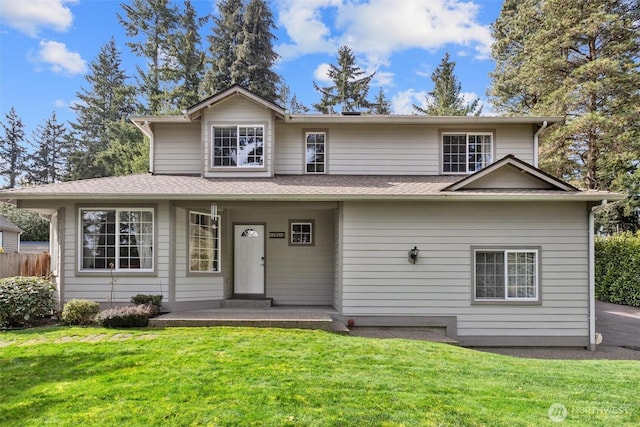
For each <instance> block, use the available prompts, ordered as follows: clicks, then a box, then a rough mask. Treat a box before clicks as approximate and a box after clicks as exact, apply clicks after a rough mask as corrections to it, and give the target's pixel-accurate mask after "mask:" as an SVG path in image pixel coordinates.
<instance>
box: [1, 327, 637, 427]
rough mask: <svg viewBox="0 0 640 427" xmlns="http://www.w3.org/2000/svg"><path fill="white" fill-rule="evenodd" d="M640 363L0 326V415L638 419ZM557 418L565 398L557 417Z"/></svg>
mask: <svg viewBox="0 0 640 427" xmlns="http://www.w3.org/2000/svg"><path fill="white" fill-rule="evenodd" d="M638 384H640V362H637V361H606V360H587V361H553V360H532V359H517V358H511V357H507V356H501V355H496V354H488V353H481V352H477V351H473V350H468V349H464V348H458V347H454V346H449V345H446V344H437V343H429V342H422V341H408V340H379V339H370V338H357V337H349V336H341V335H334V334H330V333H327V332H322V331H302V330H281V329H253V328H193V329H188V328H175V329H164V330H160V329H139V330H109V329H98V328H43V329H34V330H25V331H17V332H3V333H0V396H1V398H0V425H2V426H42V425H55V426H63V425H73V426H77V425H80V426H88V425H106V426H109V425H118V426H133V425H144V426H152V425H167V426H218V425H220V426H229V425H235V426H250V425H258V426H262V425H268V426H287V425H290V426H432V425H433V426H440V425H442V426H450V425H453V426H456V425H458V426H474V425H479V426H480V425H486V426H500V425H503V426H518V425H522V426H525V425H527V426H529V425H531V426H539V425H576V426H578V425H579V426H583V425H602V426H610V425H616V426H620V425H640V406H639V405H638ZM553 404H561V405H564V407H560V406H555V407H554V409H553V410H552V412H551V413H552V415H553V416H552V418H554V419H555V420H558V421H560V419H562V418H563V409H564V408H566V419H565V421H564V422H562V423H561V424H556V423H554V422H552V421H551V420H550V418H549V415H548V413H549V408H550V407H551V405H553Z"/></svg>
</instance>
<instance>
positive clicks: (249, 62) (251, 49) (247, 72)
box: [231, 0, 280, 102]
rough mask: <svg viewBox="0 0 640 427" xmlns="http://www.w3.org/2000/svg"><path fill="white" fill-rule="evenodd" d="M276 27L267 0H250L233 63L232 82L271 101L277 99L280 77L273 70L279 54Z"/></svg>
mask: <svg viewBox="0 0 640 427" xmlns="http://www.w3.org/2000/svg"><path fill="white" fill-rule="evenodd" d="M275 28H276V26H275V23H274V20H273V14H272V13H271V10H270V9H269V6H268V5H267V4H266V2H265V1H264V0H250V1H249V4H248V5H247V9H246V11H245V13H244V17H243V24H242V36H241V37H240V38H239V40H240V43H239V44H238V46H237V50H236V57H235V60H234V61H233V63H232V64H231V78H232V80H233V83H235V84H239V85H241V86H243V87H245V88H247V89H249V90H250V91H252V92H254V93H256V94H257V95H260V96H262V97H263V98H265V99H268V100H269V101H272V102H275V101H276V100H277V85H278V82H279V81H280V76H278V74H277V73H276V72H274V71H273V70H272V68H273V66H274V64H275V62H276V61H277V60H278V58H279V55H278V54H277V53H275V51H274V50H273V41H274V39H275V35H274V34H273V32H272V31H273V30H275Z"/></svg>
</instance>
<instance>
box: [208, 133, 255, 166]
mask: <svg viewBox="0 0 640 427" xmlns="http://www.w3.org/2000/svg"><path fill="white" fill-rule="evenodd" d="M211 138H212V141H211V165H212V167H216V168H217V167H230V168H231V167H238V168H254V167H262V166H263V165H264V126H262V125H247V126H212V127H211Z"/></svg>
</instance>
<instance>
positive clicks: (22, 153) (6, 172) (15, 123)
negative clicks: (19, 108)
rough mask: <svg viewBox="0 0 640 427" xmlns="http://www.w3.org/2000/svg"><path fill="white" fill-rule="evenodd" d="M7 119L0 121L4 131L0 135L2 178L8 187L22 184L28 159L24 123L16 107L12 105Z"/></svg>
mask: <svg viewBox="0 0 640 427" xmlns="http://www.w3.org/2000/svg"><path fill="white" fill-rule="evenodd" d="M5 119H6V121H4V122H2V123H0V125H1V126H2V130H3V133H4V135H1V136H0V178H3V179H4V181H5V185H4V186H5V187H6V188H14V187H16V186H17V185H18V184H20V179H21V177H22V175H23V174H24V163H25V161H26V159H27V149H26V146H25V139H24V136H25V135H24V125H23V124H22V120H21V119H20V117H18V113H16V109H15V108H14V107H11V109H10V110H9V112H8V113H7V114H6V115H5ZM0 182H1V181H0Z"/></svg>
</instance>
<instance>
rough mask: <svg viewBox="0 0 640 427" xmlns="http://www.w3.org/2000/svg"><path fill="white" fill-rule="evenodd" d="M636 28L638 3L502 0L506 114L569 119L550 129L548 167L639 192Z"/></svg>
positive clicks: (496, 97)
mask: <svg viewBox="0 0 640 427" xmlns="http://www.w3.org/2000/svg"><path fill="white" fill-rule="evenodd" d="M639 25H640V20H639V19H638V2H637V0H576V1H573V2H565V1H561V0H523V1H517V0H507V1H505V4H504V5H503V8H502V11H501V14H500V16H499V18H498V20H497V21H496V23H495V24H494V26H493V35H494V38H495V40H496V42H495V44H494V45H493V47H492V55H493V57H494V59H495V61H496V69H495V71H494V72H493V73H492V74H491V77H492V84H491V89H490V95H491V100H492V103H493V105H494V106H495V107H496V108H497V109H498V110H499V111H501V112H504V113H507V114H510V113H516V114H535V115H557V116H563V117H565V118H566V120H565V123H563V124H562V125H559V126H554V127H552V128H551V129H550V130H549V131H548V132H545V133H544V134H543V137H542V139H541V153H540V164H541V166H542V167H543V168H544V169H545V170H547V171H549V172H550V173H552V174H555V175H558V176H561V177H563V178H564V179H566V180H569V181H572V182H574V183H576V184H577V185H581V186H583V187H586V188H589V189H602V190H607V189H609V190H625V189H629V188H635V186H634V185H633V184H632V183H629V182H628V180H629V179H630V178H633V177H637V176H638V174H637V170H638V168H640V162H638V159H640V142H639V141H640V70H639V69H638V58H639V57H640V37H639V36H638V34H640V28H639ZM625 182H626V183H627V184H623V183H625ZM629 196H630V198H633V197H636V198H637V194H635V195H633V194H630V195H629ZM628 202H629V200H627V201H626V202H625V203H628Z"/></svg>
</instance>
